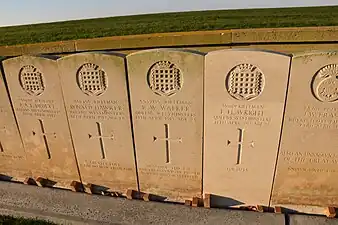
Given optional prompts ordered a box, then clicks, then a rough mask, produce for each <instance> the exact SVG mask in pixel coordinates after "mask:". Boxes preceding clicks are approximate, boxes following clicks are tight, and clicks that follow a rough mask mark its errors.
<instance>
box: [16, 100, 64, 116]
mask: <svg viewBox="0 0 338 225" xmlns="http://www.w3.org/2000/svg"><path fill="white" fill-rule="evenodd" d="M16 111H17V112H20V113H22V114H23V115H24V116H34V117H40V118H41V117H48V118H55V117H57V116H58V115H59V114H60V112H61V111H60V109H59V107H58V105H57V104H56V102H55V100H44V99H31V98H19V99H18V105H17V106H16Z"/></svg>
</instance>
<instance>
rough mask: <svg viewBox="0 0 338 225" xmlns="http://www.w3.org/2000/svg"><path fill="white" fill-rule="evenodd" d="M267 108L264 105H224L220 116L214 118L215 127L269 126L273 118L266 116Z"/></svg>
mask: <svg viewBox="0 0 338 225" xmlns="http://www.w3.org/2000/svg"><path fill="white" fill-rule="evenodd" d="M266 114H268V113H267V112H266V107H265V106H264V105H262V104H227V103H224V104H222V106H221V108H220V110H219V114H216V115H214V116H213V124H215V125H224V124H229V125H237V126H243V125H255V126H259V127H262V126H267V125H269V124H270V122H271V117H269V116H266Z"/></svg>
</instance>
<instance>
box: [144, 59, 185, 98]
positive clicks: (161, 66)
mask: <svg viewBox="0 0 338 225" xmlns="http://www.w3.org/2000/svg"><path fill="white" fill-rule="evenodd" d="M182 84H183V77H182V73H181V71H180V70H179V69H178V68H177V67H176V66H175V65H174V64H173V63H171V62H169V61H159V62H157V63H155V64H154V65H152V66H151V67H150V69H149V71H148V85H149V87H150V89H151V90H152V91H153V92H154V93H156V94H158V95H161V96H171V95H173V94H175V93H176V92H178V91H179V90H181V88H182Z"/></svg>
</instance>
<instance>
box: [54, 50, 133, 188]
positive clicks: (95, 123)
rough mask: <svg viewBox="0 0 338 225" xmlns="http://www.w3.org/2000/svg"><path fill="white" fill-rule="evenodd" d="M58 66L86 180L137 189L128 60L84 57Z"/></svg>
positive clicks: (61, 61) (109, 56)
mask: <svg viewBox="0 0 338 225" xmlns="http://www.w3.org/2000/svg"><path fill="white" fill-rule="evenodd" d="M58 66H59V74H60V77H61V83H62V88H63V93H64V97H65V103H66V110H67V113H68V118H69V123H70V128H71V132H72V137H73V141H74V146H75V150H76V154H77V158H78V162H79V167H80V174H81V177H82V181H83V182H84V183H92V184H95V185H100V186H103V187H105V188H110V189H111V190H112V191H119V192H125V191H126V190H127V189H128V188H130V189H134V190H137V178H136V168H135V157H134V149H133V140H132V132H131V123H130V109H129V102H128V91H127V76H126V70H125V61H124V57H123V56H121V55H113V54H99V53H80V54H75V55H69V56H66V57H63V58H60V59H59V60H58Z"/></svg>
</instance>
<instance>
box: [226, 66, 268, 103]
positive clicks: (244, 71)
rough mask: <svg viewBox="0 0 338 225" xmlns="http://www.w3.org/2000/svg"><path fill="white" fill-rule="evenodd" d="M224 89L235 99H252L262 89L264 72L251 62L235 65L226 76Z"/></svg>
mask: <svg viewBox="0 0 338 225" xmlns="http://www.w3.org/2000/svg"><path fill="white" fill-rule="evenodd" d="M225 83H226V85H225V86H226V89H227V91H228V93H229V94H230V95H231V96H232V97H233V98H235V99H237V100H252V99H254V98H256V97H258V96H259V95H260V94H261V93H262V91H263V89H264V84H265V80H264V74H263V73H262V71H261V70H260V69H259V68H258V67H257V66H254V65H251V64H247V63H244V64H240V65H237V66H235V67H234V68H233V69H232V70H231V71H230V72H229V73H228V75H227V77H226V82H225Z"/></svg>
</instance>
